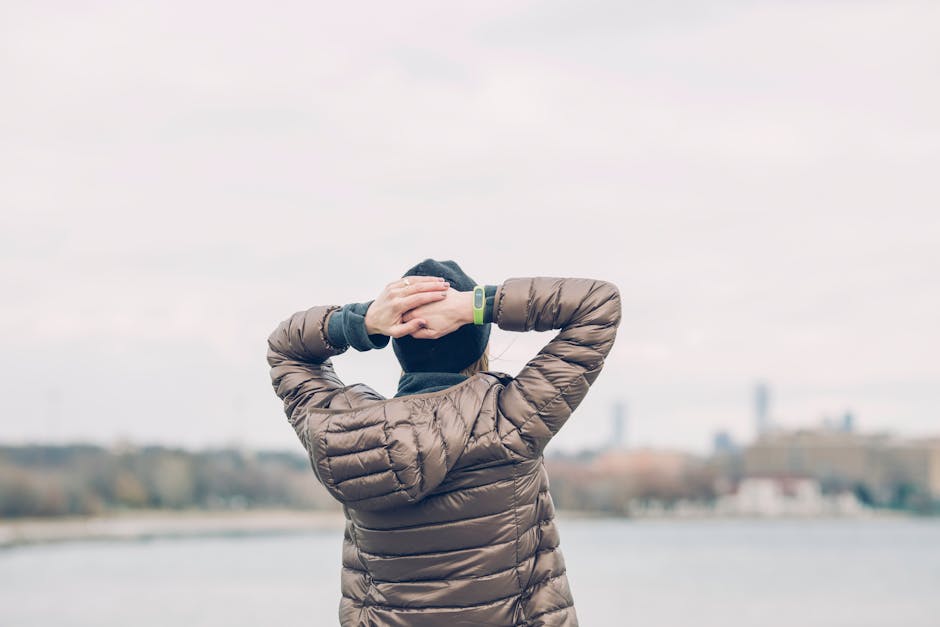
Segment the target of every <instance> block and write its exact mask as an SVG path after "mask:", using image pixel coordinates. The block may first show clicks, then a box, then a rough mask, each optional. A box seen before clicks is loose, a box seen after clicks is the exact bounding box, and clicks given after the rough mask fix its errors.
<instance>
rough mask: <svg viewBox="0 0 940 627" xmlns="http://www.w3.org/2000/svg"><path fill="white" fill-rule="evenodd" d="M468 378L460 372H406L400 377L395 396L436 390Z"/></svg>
mask: <svg viewBox="0 0 940 627" xmlns="http://www.w3.org/2000/svg"><path fill="white" fill-rule="evenodd" d="M466 379H467V375H463V374H460V373H459V372H406V373H405V374H403V375H402V376H401V378H400V379H398V391H397V392H396V393H395V396H396V397H398V396H406V395H408V394H421V393H424V392H436V391H438V390H443V389H446V388H449V387H450V386H452V385H456V384H457V383H460V382H461V381H464V380H466Z"/></svg>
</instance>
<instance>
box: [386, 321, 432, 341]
mask: <svg viewBox="0 0 940 627" xmlns="http://www.w3.org/2000/svg"><path fill="white" fill-rule="evenodd" d="M426 324H427V321H426V320H425V319H424V318H413V319H411V320H409V321H408V322H405V323H403V324H397V325H395V326H394V327H392V335H393V336H394V337H404V336H406V335H411V334H413V333H416V332H417V331H420V330H421V329H423V328H424V326H425V325H426Z"/></svg>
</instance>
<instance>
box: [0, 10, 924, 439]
mask: <svg viewBox="0 0 940 627" xmlns="http://www.w3.org/2000/svg"><path fill="white" fill-rule="evenodd" d="M57 4H58V6H57ZM706 5H707V6H706ZM938 7H940V5H938V4H937V3H935V2H922V3H919V2H900V1H896V0H892V1H886V2H824V1H820V0H814V1H812V2H776V3H775V2H710V3H700V2H680V3H662V2H659V3H656V2H648V3H638V2H619V1H618V2H613V1H610V2H564V3H563V2H505V1H500V2H473V3H459V4H457V3H446V4H445V3H439V2H408V3H374V4H371V5H362V4H358V3H356V4H353V3H345V4H344V3H335V2H333V3H314V2H291V3H267V2H265V3H262V2H252V3H233V2H211V3H210V2H186V3H182V2H166V1H161V2H133V3H127V2H123V3H118V2H111V3H107V2H60V3H52V2H50V3H28V2H5V3H3V5H2V8H0V89H2V90H3V96H2V98H0V134H2V141H0V203H2V218H0V289H2V294H3V306H2V309H0V441H6V442H25V441H35V440H53V441H57V442H63V441H74V440H83V441H94V442H101V443H111V442H113V441H115V439H117V438H129V439H132V440H134V441H138V442H160V443H171V444H182V445H185V446H189V447H197V446H203V445H209V444H233V443H235V444H241V445H245V446H249V447H277V448H286V449H291V450H298V447H299V445H298V443H297V442H296V436H295V435H294V433H293V431H292V430H291V429H290V427H289V426H288V424H287V422H286V418H285V417H284V415H283V413H282V408H281V405H280V402H279V401H278V400H277V398H276V397H275V396H274V393H273V390H272V388H271V385H270V378H269V375H268V367H267V364H266V362H265V349H266V339H267V336H268V334H269V333H270V332H271V330H273V328H274V327H275V326H276V325H277V324H278V322H280V321H281V320H282V319H284V318H286V317H287V316H288V315H290V314H291V313H293V312H294V311H298V310H300V309H304V308H307V307H310V306H312V305H317V304H343V303H347V302H351V301H365V300H369V299H372V298H375V297H376V295H377V294H378V293H379V291H380V290H381V289H382V287H383V286H384V285H385V284H386V283H388V282H389V281H391V280H393V279H395V278H397V277H400V276H401V275H402V273H403V272H404V271H405V270H406V269H407V268H409V267H410V266H411V265H413V264H414V263H416V262H418V261H420V260H421V259H424V258H426V257H433V258H436V259H454V260H456V261H458V263H460V264H461V265H462V266H463V267H464V269H465V270H466V271H467V272H468V273H469V274H470V275H471V276H472V277H473V278H474V279H476V280H477V281H479V282H481V283H499V282H500V281H502V280H504V279H505V278H509V277H513V276H535V275H548V276H584V277H592V278H600V279H604V280H609V281H613V282H614V283H616V284H617V285H618V286H619V288H620V290H621V293H622V295H623V305H624V315H623V321H622V323H621V326H620V330H619V334H618V339H617V342H616V344H615V346H614V349H613V351H612V353H611V354H610V357H609V359H608V362H607V365H606V368H605V370H604V371H603V372H602V374H601V375H600V377H599V378H598V380H597V382H596V383H595V386H594V388H593V389H592V391H591V392H590V393H589V395H588V397H587V399H586V400H585V401H584V403H583V404H582V406H581V408H579V409H578V410H577V412H576V413H575V415H574V417H573V418H572V420H571V421H570V422H569V423H568V424H567V425H566V426H565V427H564V429H563V430H562V432H561V434H560V435H559V436H558V438H557V439H556V441H555V442H553V444H552V448H557V449H559V450H562V449H568V450H571V449H576V448H580V447H583V446H592V445H597V444H600V443H602V442H603V441H604V440H605V439H606V438H607V437H608V435H609V433H610V421H609V414H610V405H611V403H612V402H613V401H614V400H615V399H617V398H622V399H623V400H624V401H626V403H627V404H628V407H629V423H628V427H627V436H628V440H629V442H630V443H631V444H633V445H655V446H667V447H681V448H686V449H690V450H700V451H704V450H706V449H707V448H708V447H709V446H710V441H711V437H712V433H713V432H714V431H715V430H716V429H728V430H729V431H730V432H731V433H732V434H733V436H734V437H735V438H737V439H739V440H741V441H747V440H749V439H750V438H751V437H752V436H753V431H754V430H753V424H752V422H753V421H752V409H751V394H752V386H753V385H754V382H755V381H756V380H758V379H766V380H768V381H769V382H770V384H771V389H772V401H773V403H772V415H773V417H774V419H775V420H777V421H778V422H780V423H782V424H784V425H788V426H801V425H811V424H814V423H816V422H817V421H819V420H820V419H821V418H822V417H824V416H827V415H828V416H837V415H841V414H842V413H843V412H844V411H846V410H851V411H852V412H854V414H855V416H856V418H857V421H858V423H859V424H860V426H861V428H862V429H864V430H892V431H896V432H898V433H901V434H906V435H922V434H928V433H938V432H940V360H938V357H937V352H938V349H940V326H938V323H937V322H938V320H940V290H938V281H937V278H938V272H940V252H938V242H940V217H938V215H940V214H938V209H940V190H938V172H940V124H938V122H940V119H938V117H940V114H938V111H940V82H938V78H937V77H938V76H940V38H938V37H937V33H938V26H940V9H938ZM552 335H553V334H552V333H550V332H549V333H529V334H518V333H511V332H505V331H501V330H498V329H495V328H494V329H493V334H492V349H493V353H494V354H495V355H500V358H499V359H497V360H495V361H494V362H493V365H492V367H493V368H494V369H497V370H501V371H505V372H509V373H511V374H515V373H516V372H518V370H519V369H520V368H521V367H522V365H523V364H524V363H525V361H526V360H527V359H528V358H530V357H531V356H533V355H534V354H535V352H536V351H537V350H538V349H539V348H540V347H541V346H542V345H544V344H545V343H546V342H547V341H548V340H549V339H550V338H551V337H552ZM334 364H335V366H336V369H337V372H338V373H339V375H340V377H341V378H342V379H343V380H344V381H345V382H347V383H354V382H365V383H368V384H369V385H372V386H373V387H374V388H375V389H377V390H378V391H380V392H381V393H383V394H385V395H387V396H391V395H392V394H394V391H395V386H396V384H397V378H398V373H399V371H398V367H397V362H396V361H395V358H394V354H393V352H392V350H391V347H390V346H389V347H388V348H387V349H386V350H383V351H374V352H368V353H357V352H355V351H354V350H350V351H348V352H347V353H346V354H344V355H341V356H339V357H336V358H334Z"/></svg>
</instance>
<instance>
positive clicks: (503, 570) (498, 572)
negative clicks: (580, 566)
mask: <svg viewBox="0 0 940 627" xmlns="http://www.w3.org/2000/svg"><path fill="white" fill-rule="evenodd" d="M557 550H558V547H557V546H553V547H548V548H546V549H539V550H537V551H535V552H534V553H532V554H531V555H528V556H526V557H525V558H524V559H523V560H522V561H523V562H527V561H529V560H534V559H537V558H538V556H539V555H541V554H542V553H551V552H552V551H557ZM344 568H349V570H357V571H358V570H359V569H358V568H350V567H349V566H344ZM515 568H516V567H515V565H513V566H508V567H506V568H500V569H499V570H494V571H493V572H491V573H485V574H483V575H464V576H462V577H447V581H469V580H472V579H485V578H487V577H493V576H495V575H501V574H503V573H506V572H509V571H511V570H514V569H515ZM360 572H367V571H360ZM374 581H376V582H377V583H387V584H409V583H439V582H441V581H442V578H440V577H435V578H432V579H399V580H396V581H391V580H388V579H374ZM535 583H538V582H535ZM535 583H533V584H531V585H535Z"/></svg>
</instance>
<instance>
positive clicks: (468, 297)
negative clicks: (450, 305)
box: [460, 290, 473, 324]
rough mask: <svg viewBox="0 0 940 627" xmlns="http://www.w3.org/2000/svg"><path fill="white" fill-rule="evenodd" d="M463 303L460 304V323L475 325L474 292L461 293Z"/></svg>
mask: <svg viewBox="0 0 940 627" xmlns="http://www.w3.org/2000/svg"><path fill="white" fill-rule="evenodd" d="M460 296H461V297H462V299H463V300H462V302H461V303H460V323H461V324H473V290H470V291H469V292H460Z"/></svg>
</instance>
